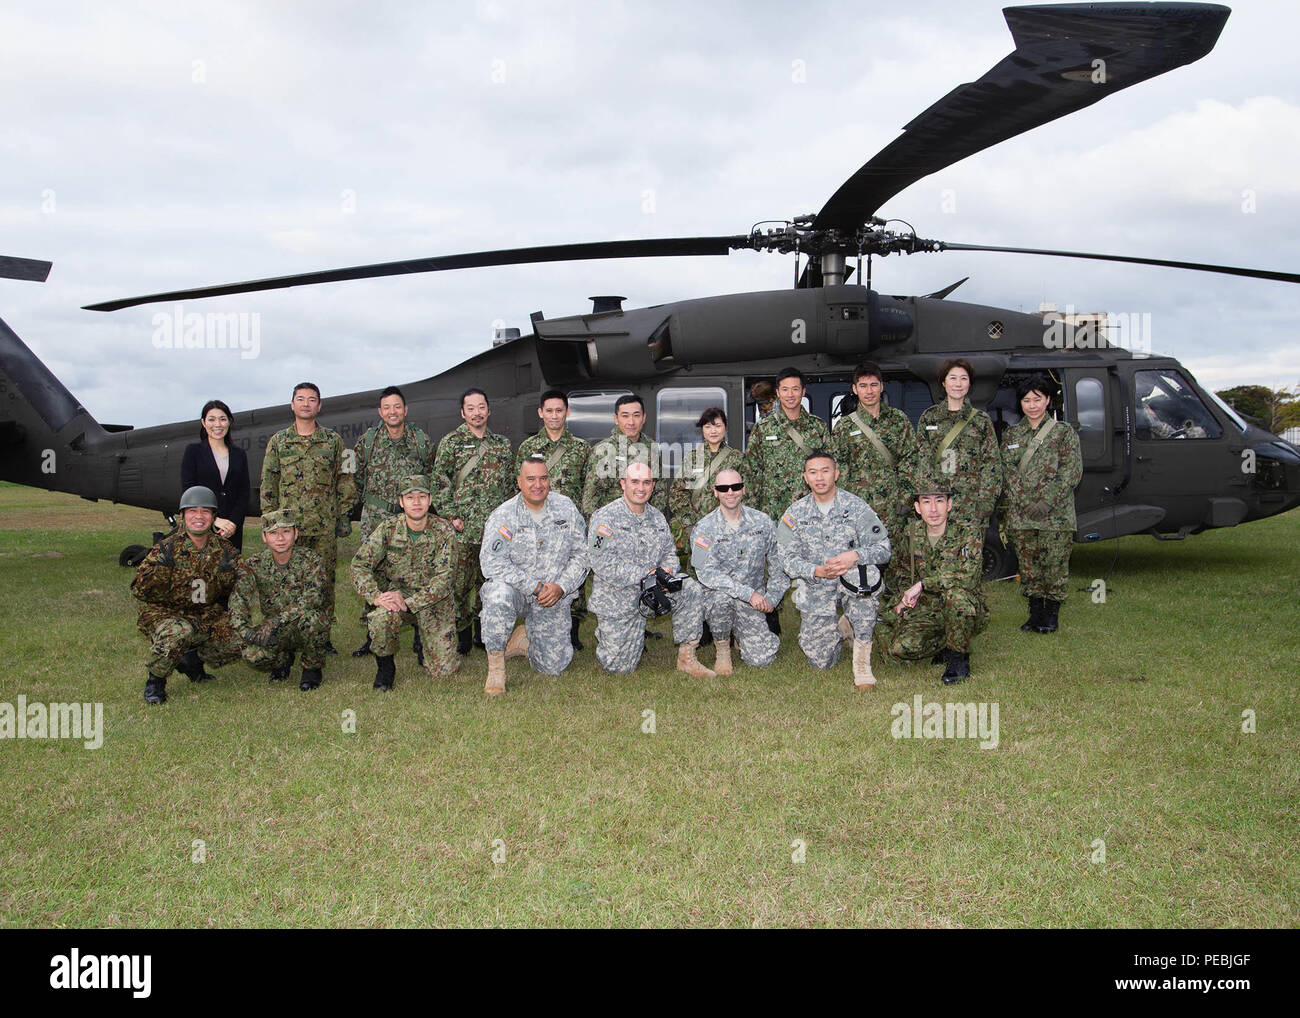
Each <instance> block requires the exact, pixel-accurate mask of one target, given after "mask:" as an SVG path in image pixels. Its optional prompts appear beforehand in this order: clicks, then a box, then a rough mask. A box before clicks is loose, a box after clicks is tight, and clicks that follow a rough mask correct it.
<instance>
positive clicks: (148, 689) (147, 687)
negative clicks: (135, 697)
mask: <svg viewBox="0 0 1300 1018" xmlns="http://www.w3.org/2000/svg"><path fill="white" fill-rule="evenodd" d="M147 675H148V678H146V679H145V680H144V702H145V703H166V702H167V680H166V679H160V678H158V677H157V676H156V675H154V673H153V672H148V673H147Z"/></svg>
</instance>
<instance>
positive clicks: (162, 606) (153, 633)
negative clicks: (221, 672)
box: [131, 530, 242, 679]
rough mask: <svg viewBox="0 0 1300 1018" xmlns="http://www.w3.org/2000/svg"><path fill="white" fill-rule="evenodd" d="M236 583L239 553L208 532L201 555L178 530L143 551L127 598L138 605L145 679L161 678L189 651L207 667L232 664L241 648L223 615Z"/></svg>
mask: <svg viewBox="0 0 1300 1018" xmlns="http://www.w3.org/2000/svg"><path fill="white" fill-rule="evenodd" d="M238 578H239V552H238V551H237V550H236V549H235V546H234V545H233V544H231V543H230V542H229V541H227V540H226V539H225V538H222V537H218V536H217V535H216V534H214V533H211V532H210V533H209V534H208V542H207V545H206V547H204V549H203V550H202V551H200V550H199V549H198V548H196V547H195V546H194V542H193V541H191V540H190V539H189V538H188V537H187V536H185V532H184V531H183V530H182V531H179V532H177V533H175V534H170V535H168V536H167V537H164V538H163V539H162V540H161V541H159V542H158V543H157V544H156V545H154V546H153V548H151V549H150V550H149V554H148V555H146V556H145V557H144V561H143V562H141V563H140V567H139V568H138V569H137V570H136V573H135V578H134V579H133V580H132V581H131V593H132V594H134V595H135V597H136V598H137V599H138V600H139V601H140V602H142V603H141V605H140V618H139V620H138V622H137V623H136V625H137V627H138V628H139V630H140V632H142V633H143V634H144V635H145V638H146V639H147V640H148V641H149V674H150V675H152V676H153V677H154V678H156V679H165V678H167V676H168V675H170V674H171V671H172V669H173V668H174V667H175V666H176V662H177V661H178V660H179V659H180V657H181V655H183V654H184V653H185V652H186V651H188V650H190V649H191V648H197V650H198V655H199V659H200V660H201V661H203V662H204V663H205V664H210V665H212V666H213V667H217V666H219V665H224V664H229V663H230V662H231V661H235V660H237V659H238V657H239V651H240V647H241V645H242V644H241V641H240V639H239V634H238V633H237V632H236V631H235V629H234V627H233V626H231V624H230V616H229V614H228V613H227V610H226V604H227V602H228V600H229V598H230V593H231V591H232V590H234V589H235V581H236V580H237V579H238Z"/></svg>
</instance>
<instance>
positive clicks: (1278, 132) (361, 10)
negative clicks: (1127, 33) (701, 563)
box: [0, 0, 1300, 426]
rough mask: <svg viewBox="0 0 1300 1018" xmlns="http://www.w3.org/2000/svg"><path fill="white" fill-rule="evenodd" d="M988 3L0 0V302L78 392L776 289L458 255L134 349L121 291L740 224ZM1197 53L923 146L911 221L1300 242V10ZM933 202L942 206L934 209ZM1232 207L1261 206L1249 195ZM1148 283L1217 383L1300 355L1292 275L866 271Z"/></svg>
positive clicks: (334, 375) (920, 79)
mask: <svg viewBox="0 0 1300 1018" xmlns="http://www.w3.org/2000/svg"><path fill="white" fill-rule="evenodd" d="M1001 6H1002V5H1001V4H1000V3H991V2H984V0H953V2H947V0H936V2H926V0H916V2H912V3H908V4H897V3H892V2H891V3H881V2H875V0H869V2H862V3H856V4H849V3H829V2H818V0H809V2H807V3H804V4H799V5H795V4H789V3H761V4H758V3H745V4H740V3H734V4H732V3H708V2H704V3H701V2H698V0H697V2H693V3H680V4H674V3H622V4H619V3H609V2H602V3H592V4H578V3H537V2H528V3H524V2H510V0H498V2H483V3H478V4H471V3H457V4H449V3H448V4H444V3H418V2H414V0H411V2H405V3H383V2H368V3H365V4H361V3H350V4H345V3H330V2H312V3H306V2H299V3H270V2H264V3H261V4H233V3H220V4H204V5H199V4H196V3H195V4H190V3H180V4H176V3H168V4H162V3H156V4H155V3H122V2H118V3H114V4H112V5H111V7H110V6H107V5H104V6H101V5H99V4H92V3H81V4H71V3H60V2H50V0H42V2H23V0H9V2H7V3H6V4H5V5H4V7H3V9H0V89H2V93H0V94H3V97H4V98H3V99H2V100H0V104H2V106H0V108H2V109H3V122H2V123H0V164H2V165H3V170H2V171H0V253H3V254H9V255H19V256H25V257H32V258H44V259H49V260H52V261H53V262H54V263H55V267H54V271H53V273H52V274H51V277H50V280H49V282H48V283H46V284H45V285H44V286H39V285H36V284H32V283H23V282H17V281H7V280H0V317H3V318H4V319H5V320H6V321H7V322H8V323H9V325H10V326H11V327H12V328H13V329H14V330H15V331H16V332H18V334H19V335H21V336H22V337H23V338H24V339H25V341H26V342H27V343H28V345H29V346H31V347H32V348H33V349H34V350H35V351H36V353H37V354H38V355H39V356H40V357H41V358H42V359H43V360H44V361H45V362H46V363H47V364H48V365H49V366H50V367H51V368H52V369H53V370H54V372H55V373H56V374H57V375H58V376H59V377H60V378H61V379H62V380H63V381H64V383H65V384H66V385H67V386H68V387H69V388H70V389H71V390H72V391H73V393H74V394H75V395H76V396H77V397H78V398H79V399H80V400H81V401H82V402H83V404H84V405H85V406H86V407H87V409H89V410H90V411H91V413H92V414H94V415H95V416H96V417H97V418H98V419H99V420H101V421H106V422H111V423H124V424H125V423H131V424H136V425H137V426H143V425H149V424H158V423H163V422H166V421H170V420H177V419H182V418H186V417H190V416H197V412H198V409H199V407H200V405H201V404H202V403H203V401H204V400H206V399H208V398H210V397H212V396H214V395H216V396H220V397H221V398H224V399H225V400H226V401H227V402H229V403H230V404H232V406H234V407H236V408H237V409H239V408H248V407H252V406H260V405H264V404H268V403H274V402H278V401H280V400H281V399H284V400H287V399H288V395H289V389H290V387H291V386H292V384H293V383H294V382H296V381H298V380H299V379H300V378H312V379H314V380H316V381H317V382H318V383H319V384H320V385H321V387H322V389H323V390H324V392H325V394H326V396H327V397H328V396H329V395H330V394H337V393H344V392H350V391H356V390H358V389H366V388H372V387H375V386H381V385H385V384H390V383H393V382H399V383H400V382H405V381H410V380H414V379H417V378H422V377H426V376H428V375H430V374H433V373H435V372H437V371H440V370H442V369H444V368H446V367H448V366H450V365H452V364H454V363H456V362H457V361H458V360H461V359H463V358H464V357H466V356H468V355H470V354H472V353H475V352H477V351H479V350H482V349H483V348H485V347H486V346H488V345H489V344H490V340H491V330H492V326H493V323H494V322H496V321H504V322H505V323H506V324H508V325H513V326H518V327H520V328H521V329H522V330H523V331H524V332H525V333H526V332H528V315H529V314H530V313H531V312H533V311H536V310H542V311H544V312H545V313H546V314H547V316H548V317H559V316H561V315H565V314H575V313H581V312H584V311H587V310H589V308H590V305H589V303H588V301H587V297H588V296H589V295H591V294H597V293H618V294H625V295H627V297H628V298H629V299H628V305H627V306H629V307H637V306H644V305H648V304H655V303H661V302H664V301H669V300H674V299H682V298H690V297H700V296H706V295H709V294H713V293H732V292H740V291H745V290H757V289H772V288H780V287H783V286H786V285H788V284H789V280H790V277H791V273H792V266H791V260H790V258H788V257H782V256H779V255H764V254H757V253H752V252H741V253H737V254H733V255H732V256H731V257H730V258H728V259H720V258H699V259H680V260H671V261H670V260H667V259H655V260H649V259H646V260H636V261H608V262H594V263H579V264H564V265H551V266H522V267H514V268H506V269H494V270H476V271H469V272H448V273H439V274H434V275H426V276H410V277H400V278H392V279H383V280H368V281H364V282H349V283H335V284H330V285H326V286H320V287H315V288H302V289H298V290H286V291H279V292H275V293H262V294H251V295H245V296H241V297H229V298H221V299H216V300H211V301H206V302H203V303H201V304H200V303H195V304H193V305H186V307H185V309H184V310H186V311H195V310H203V311H233V312H249V313H256V314H258V315H260V326H261V328H260V340H261V349H260V353H259V355H258V356H257V357H256V358H252V359H241V358H240V357H239V356H238V354H237V353H232V352H230V351H221V350H203V351H195V350H182V351H174V350H159V349H156V348H155V346H154V344H153V342H152V339H153V337H154V332H155V321H154V316H155V315H156V314H158V313H159V312H160V311H166V312H171V311H174V307H173V306H172V305H159V306H154V307H141V308H135V309H131V310H127V311H120V312H115V313H112V314H102V313H96V312H90V311H82V310H80V307H81V305H83V304H88V303H91V302H94V301H97V300H106V299H109V298H113V297H122V296H129V295H133V294H139V293H151V292H156V291H160V290H167V289H173V288H179V287H185V286H197V285H202V284H209V283H219V282H229V281H235V280H242V279H252V278H258V277H262V276H272V275H284V274H288V273H293V272H302V271H309V270H313V269H320V268H328V267H333V266H343V265H354V264H364V263H368V262H376V261H388V260H393V259H399V258H411V257H419V256H428V255H435V254H447V253H453V252H459V251H475V250H488V249H496V248H505V247H521V246H531V245H538V244H561V243H571V242H578V241H594V240H611V239H626V238H639V237H656V236H660V237H672V236H695V235H712V234H737V233H744V232H747V231H748V230H749V228H750V226H751V225H752V224H753V223H754V222H756V221H758V220H763V219H782V218H789V217H791V216H793V215H796V214H800V213H806V212H815V211H816V210H817V209H819V208H820V207H821V205H822V204H823V203H824V201H825V200H826V199H827V198H828V197H829V196H830V195H831V194H832V193H833V192H834V190H835V189H836V187H838V186H839V184H840V183H841V182H842V181H843V180H844V179H845V178H847V177H848V176H849V175H850V174H851V173H852V172H853V171H854V170H856V169H857V167H858V166H859V165H861V164H862V163H863V162H865V161H866V159H867V158H868V157H870V156H871V155H872V154H873V153H874V152H876V151H877V150H878V149H880V148H882V147H884V146H885V145H886V144H887V143H888V142H889V141H891V140H892V139H893V138H894V137H895V136H896V135H897V132H898V131H899V129H900V128H901V127H902V125H903V124H905V123H907V121H908V120H910V119H911V118H912V117H913V116H914V115H915V114H917V113H919V112H920V111H921V110H923V109H925V108H926V107H927V106H929V105H930V104H931V103H932V102H934V101H935V100H936V99H938V98H940V97H941V96H942V95H944V94H945V93H947V92H948V91H949V90H950V89H951V88H952V87H954V86H955V85H957V84H959V83H961V82H963V81H970V80H973V79H975V78H977V77H979V75H981V74H982V73H983V72H984V71H985V70H987V69H988V68H989V67H991V66H992V65H993V64H995V63H996V62H997V61H998V60H1000V59H1001V58H1002V57H1003V56H1005V55H1006V54H1007V53H1008V52H1009V51H1010V50H1011V48H1012V43H1011V37H1010V34H1009V32H1008V31H1007V28H1006V25H1005V22H1004V21H1003V18H1002V15H1001V12H1000V8H1001ZM1233 6H1234V13H1233V14H1232V16H1231V17H1230V18H1229V19H1228V22H1227V26H1226V28H1225V29H1224V32H1223V35H1222V37H1221V39H1220V41H1219V44H1218V46H1217V47H1216V49H1215V50H1213V51H1212V52H1211V53H1210V54H1209V55H1208V56H1207V57H1205V58H1204V59H1202V60H1201V61H1199V62H1197V63H1194V64H1191V65H1190V66H1188V67H1184V68H1180V69H1178V70H1175V71H1173V72H1171V73H1169V74H1167V75H1165V76H1163V77H1160V78H1156V79H1154V80H1152V81H1150V82H1147V83H1144V84H1141V85H1137V86H1135V87H1133V88H1131V89H1129V90H1126V91H1123V92H1119V93H1117V94H1116V95H1115V96H1113V97H1111V98H1108V99H1106V100H1105V101H1103V102H1101V103H1098V104H1096V105H1094V106H1092V107H1090V108H1089V109H1087V110H1085V111H1083V112H1082V113H1079V114H1076V115H1074V116H1072V117H1069V118H1065V119H1063V120H1061V121H1057V122H1056V123H1054V124H1050V125H1048V126H1046V127H1043V128H1039V129H1038V130H1036V131H1033V132H1030V133H1029V134H1026V135H1023V136H1021V137H1020V138H1017V139H1013V140H1012V141H1010V142H1007V143H1004V144H1003V145H1001V146H998V147H996V148H994V149H991V150H989V151H986V152H984V153H981V154H978V155H976V156H974V157H972V158H970V159H967V160H965V161H964V162H962V163H960V164H958V165H956V166H954V167H951V168H949V169H947V170H945V171H942V172H941V173H939V174H936V175H935V176H933V177H931V178H928V179H926V180H923V181H921V182H919V183H917V184H915V185H913V186H912V187H911V188H909V189H907V190H906V191H904V192H902V193H901V194H900V195H898V196H897V197H896V198H894V199H893V200H891V201H890V202H889V203H887V204H886V206H885V208H884V209H883V210H882V214H884V215H888V216H895V217H900V218H902V219H906V220H908V221H909V222H911V223H912V224H913V225H915V227H916V229H917V231H918V233H920V234H921V235H922V236H927V237H936V238H941V239H945V240H950V241H960V242H966V243H983V244H1011V245H1020V246H1026V247H1061V248H1071V249H1082V250H1092V251H1102V252H1116V253H1131V254H1142V255H1150V256H1154V257H1167V258H1179V259H1186V260H1192V261H1206V262H1223V263H1228V264H1237V265H1248V266H1259V267H1270V268H1277V269H1282V270H1286V271H1300V175H1298V174H1297V173H1296V167H1297V166H1300V75H1297V73H1296V72H1295V71H1294V66H1295V57H1294V43H1295V38H1296V29H1297V27H1300V12H1298V11H1296V10H1295V9H1293V8H1292V5H1290V4H1288V3H1282V2H1262V0H1247V2H1242V3H1238V4H1235V5H1233ZM945 201H946V207H945ZM1251 208H1253V211H1249V209H1251ZM962 276H970V277H971V279H970V282H968V283H966V284H965V286H963V287H962V289H961V290H960V291H958V293H957V294H956V295H955V297H959V298H961V299H962V300H966V301H971V302H976V303H987V304H993V305H997V306H1002V307H1009V308H1013V309H1023V310H1027V311H1032V310H1035V309H1036V308H1037V307H1038V305H1039V303H1040V302H1041V301H1054V302H1056V303H1057V304H1058V305H1060V306H1061V307H1062V308H1064V307H1065V306H1066V305H1073V306H1074V307H1076V308H1078V309H1079V310H1087V311H1108V312H1110V313H1112V314H1129V315H1143V314H1150V315H1151V319H1150V322H1151V345H1152V346H1153V348H1154V349H1156V350H1158V351H1160V352H1164V353H1169V354H1173V355H1174V356H1176V357H1178V358H1179V359H1181V360H1182V361H1183V363H1184V364H1185V365H1187V366H1188V367H1189V368H1190V369H1191V370H1192V371H1193V372H1194V373H1195V374H1196V376H1197V377H1198V378H1199V379H1200V380H1201V382H1202V383H1203V384H1205V385H1207V386H1209V387H1212V388H1222V387H1224V386H1228V385H1234V384H1244V383H1263V384H1268V385H1273V386H1283V385H1286V386H1295V385H1297V384H1298V383H1300V358H1298V357H1297V355H1296V348H1297V347H1296V341H1295V336H1296V329H1297V326H1298V325H1300V300H1298V298H1300V288H1297V287H1295V286H1292V285H1288V284H1284V283H1271V282H1263V281H1255V280H1245V279H1235V278H1229V277H1224V276H1212V275H1201V274H1195V273H1188V272H1177V271H1174V270H1167V269H1142V268H1135V267H1132V266H1111V265H1103V264H1094V263H1087V262H1073V261H1067V260H1055V259H1044V258H1030V257H1024V256H1013V255H993V254H965V255H963V254H955V253H949V254H943V255H929V256H914V257H911V258H906V259H904V258H899V257H897V256H894V257H891V258H888V259H884V260H880V261H877V262H876V265H875V277H874V282H875V284H876V286H877V288H878V289H881V290H883V291H885V292H889V293H926V292H929V291H931V290H934V289H937V288H939V287H942V286H944V285H946V284H948V283H950V282H952V281H954V280H956V279H959V278H960V277H962Z"/></svg>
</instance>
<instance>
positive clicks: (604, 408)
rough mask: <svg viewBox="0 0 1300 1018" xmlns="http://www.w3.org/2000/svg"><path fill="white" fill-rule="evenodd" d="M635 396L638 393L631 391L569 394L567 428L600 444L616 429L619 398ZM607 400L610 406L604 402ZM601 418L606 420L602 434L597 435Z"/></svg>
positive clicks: (583, 390) (587, 390)
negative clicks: (598, 420) (597, 424)
mask: <svg viewBox="0 0 1300 1018" xmlns="http://www.w3.org/2000/svg"><path fill="white" fill-rule="evenodd" d="M634 395H636V393H634V392H633V391H632V390H631V389H575V390H574V391H573V392H570V393H568V397H569V419H568V421H567V422H566V424H565V427H567V428H568V429H569V431H570V432H572V433H573V434H574V435H575V436H577V437H578V438H581V439H583V440H584V441H586V442H591V443H595V442H599V441H600V440H601V439H602V438H605V437H607V436H608V435H609V433H610V430H611V429H613V427H614V404H615V403H617V402H618V398H619V397H620V396H634ZM606 400H607V401H608V404H606V403H605V402H603V401H606ZM575 404H578V405H577V406H575ZM601 416H603V417H604V420H603V421H602V422H601V430H600V432H599V433H596V430H595V427H596V422H597V418H598V417H601ZM587 432H590V434H587Z"/></svg>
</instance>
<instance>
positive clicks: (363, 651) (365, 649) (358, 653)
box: [352, 633, 370, 657]
mask: <svg viewBox="0 0 1300 1018" xmlns="http://www.w3.org/2000/svg"><path fill="white" fill-rule="evenodd" d="M369 653H370V634H369V633H367V634H366V642H365V643H363V644H362V645H361V646H360V647H358V648H357V649H356V650H354V651H353V652H352V656H353V657H365V656H366V655H367V654H369Z"/></svg>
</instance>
